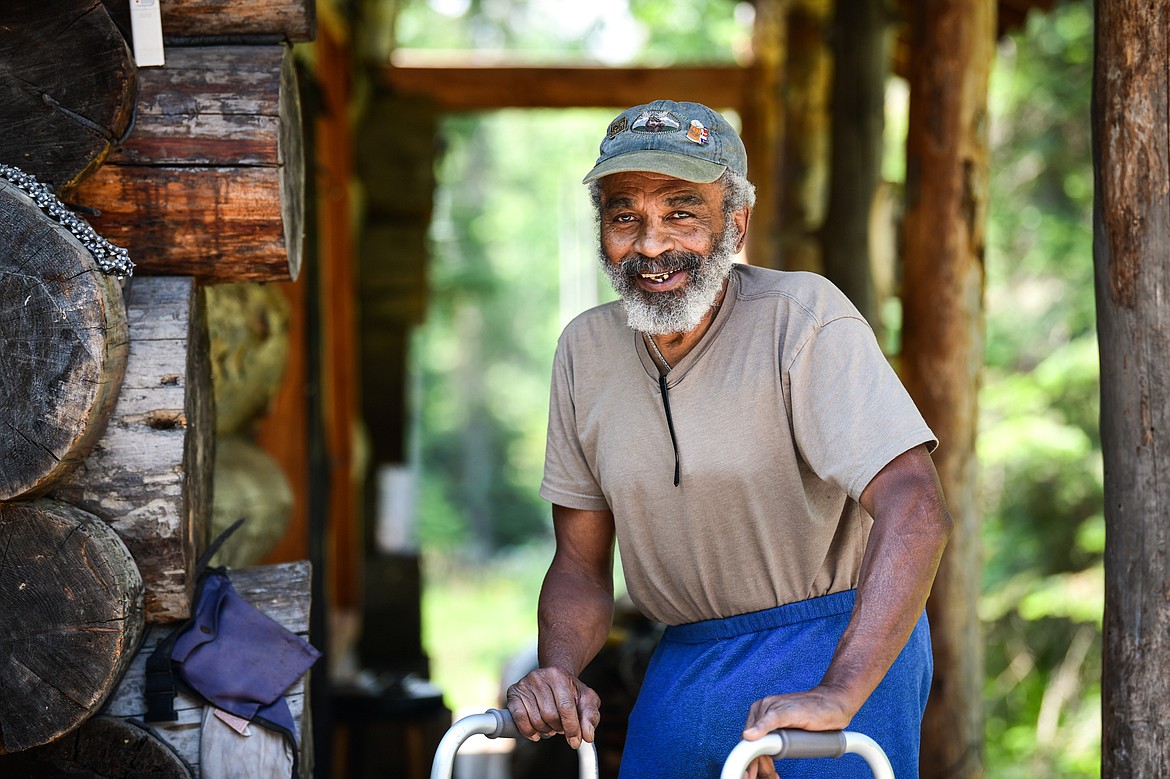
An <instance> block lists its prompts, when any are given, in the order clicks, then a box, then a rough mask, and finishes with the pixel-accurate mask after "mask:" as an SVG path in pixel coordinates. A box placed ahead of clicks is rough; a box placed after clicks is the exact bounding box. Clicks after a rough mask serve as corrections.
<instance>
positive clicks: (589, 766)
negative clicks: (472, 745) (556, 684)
mask: <svg viewBox="0 0 1170 779" xmlns="http://www.w3.org/2000/svg"><path fill="white" fill-rule="evenodd" d="M477 733H479V734H483V735H485V736H487V737H488V738H520V737H521V736H520V731H519V730H517V729H516V723H515V721H513V720H512V714H511V713H510V712H508V711H507V710H506V709H488V710H487V711H485V712H484V713H483V714H472V715H470V716H467V717H464V718H463V719H461V720H459V721H457V722H456V723H455V724H454V725H452V726H451V728H450V729H449V730H448V731H447V732H446V733H445V734H444V735H443V738H442V739H441V740H440V741H439V748H438V749H437V750H436V751H435V762H434V763H433V764H432V765H431V779H451V776H452V775H453V773H452V772H453V771H454V769H455V753H456V752H458V751H459V747H461V746H463V742H464V741H466V740H467V739H469V738H471V737H472V736H474V735H476V734H477ZM577 765H578V767H579V772H580V777H581V779H597V772H598V769H597V749H596V747H594V746H593V744H592V743H590V742H588V741H582V742H581V746H580V747H578V748H577Z"/></svg>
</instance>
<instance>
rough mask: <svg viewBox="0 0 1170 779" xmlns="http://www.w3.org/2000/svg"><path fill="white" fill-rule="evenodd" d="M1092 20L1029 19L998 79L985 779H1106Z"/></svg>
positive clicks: (1081, 1) (1058, 12)
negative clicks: (1102, 734) (1091, 104)
mask: <svg viewBox="0 0 1170 779" xmlns="http://www.w3.org/2000/svg"><path fill="white" fill-rule="evenodd" d="M1092 15H1093V12H1092V6H1091V4H1090V3H1089V2H1087V1H1085V0H1078V1H1077V2H1069V3H1065V4H1062V5H1059V6H1057V7H1056V8H1054V9H1053V11H1052V12H1051V13H1049V14H1047V15H1041V14H1038V13H1033V14H1032V15H1031V16H1030V17H1029V20H1028V24H1027V25H1026V29H1025V30H1024V31H1022V32H1020V33H1017V34H1015V35H1013V36H1011V37H1010V38H1009V39H1008V40H1006V41H1004V42H1003V44H1002V45H1001V47H1000V52H999V58H998V62H997V64H996V67H995V69H994V73H993V78H992V90H991V108H992V118H993V120H992V125H991V139H992V163H991V168H992V180H991V192H992V197H991V203H990V208H989V224H988V248H987V367H986V372H985V378H984V389H983V392H982V394H981V396H980V404H981V422H980V435H979V459H980V464H981V475H982V479H983V491H984V498H985V511H986V514H985V520H984V532H983V542H984V558H985V564H984V569H983V581H984V594H983V597H982V600H981V603H980V615H981V617H982V619H983V621H984V626H985V639H986V657H985V668H986V673H987V676H986V679H987V681H986V687H985V694H986V699H987V705H988V709H987V728H986V736H987V741H986V751H987V772H988V776H994V777H1003V778H1004V779H1015V777H1020V778H1021V779H1024V778H1025V777H1029V778H1030V777H1033V776H1061V777H1089V776H1097V775H1099V773H1100V765H1099V761H1100V758H1099V754H1100V696H1101V690H1100V683H1099V679H1100V673H1101V655H1100V651H1101V634H1100V629H1101V614H1102V609H1103V601H1104V596H1103V593H1104V574H1103V567H1102V562H1101V555H1102V552H1103V549H1104V524H1105V523H1104V517H1103V511H1104V508H1103V506H1104V488H1103V473H1102V458H1101V443H1100V435H1099V432H1098V410H1099V395H1098V384H1099V382H1098V372H1099V367H1098V358H1097V341H1096V334H1095V329H1094V328H1095V319H1094V316H1095V314H1094V292H1093V258H1092V167H1091V159H1092V155H1091V137H1090V132H1089V126H1090V125H1089V99H1090V86H1091V81H1092Z"/></svg>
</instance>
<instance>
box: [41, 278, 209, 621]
mask: <svg viewBox="0 0 1170 779" xmlns="http://www.w3.org/2000/svg"><path fill="white" fill-rule="evenodd" d="M127 316H128V320H129V330H130V355H129V359H128V360H127V365H126V376H125V379H124V380H123V382H122V390H121V392H120V393H119V395H118V399H117V403H116V405H115V407H114V409H113V413H112V414H111V418H110V423H109V425H108V426H107V429H106V432H105V434H104V435H103V436H102V437H101V439H99V440H98V442H97V443H96V444H95V446H94V448H93V451H92V452H91V453H90V455H89V457H87V458H86V460H85V461H84V462H83V463H81V464H80V465H79V466H78V468H77V470H76V471H75V472H74V473H73V474H72V475H71V476H69V477H68V478H67V479H65V480H64V481H63V482H62V483H61V484H60V485H59V486H58V487H57V488H56V490H55V492H54V494H55V495H56V496H58V497H60V498H62V499H64V500H68V501H70V502H72V503H74V504H76V505H78V506H82V507H84V508H85V509H87V510H88V511H91V512H93V513H94V514H97V515H98V516H100V517H101V518H102V519H104V520H105V521H107V522H108V523H110V525H111V526H112V527H113V528H114V529H115V530H116V531H117V532H118V534H119V535H120V536H121V537H122V539H123V540H124V541H125V542H126V545H127V546H128V547H129V548H130V551H131V553H133V555H134V558H135V560H137V562H138V566H139V568H140V569H141V571H142V575H143V578H144V580H145V581H146V617H147V621H148V622H165V621H170V620H177V619H183V618H185V617H187V616H188V615H189V613H190V608H191V596H192V591H193V587H194V581H193V578H192V575H193V570H194V565H195V560H196V558H197V557H198V554H199V552H200V551H201V550H202V549H203V548H204V546H205V545H206V543H207V537H206V536H207V532H208V527H209V526H210V516H211V499H212V495H211V474H212V467H213V459H212V458H213V456H214V454H213V450H214V435H215V423H214V419H213V409H212V393H211V378H210V367H209V363H208V353H207V350H208V347H207V327H206V322H205V320H204V299H203V295H202V293H201V292H200V291H199V290H198V289H197V287H196V285H195V283H194V281H193V280H192V279H190V278H186V277H174V278H137V277H136V278H135V279H134V280H133V282H132V283H131V284H130V285H129V287H128V290H127Z"/></svg>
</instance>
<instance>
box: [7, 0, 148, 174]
mask: <svg viewBox="0 0 1170 779" xmlns="http://www.w3.org/2000/svg"><path fill="white" fill-rule="evenodd" d="M0 62H2V63H4V67H0V116H3V117H4V132H3V133H0V162H6V163H8V164H9V165H15V166H17V167H19V168H22V169H23V170H25V171H26V172H28V173H31V174H33V175H34V176H36V177H37V178H38V179H39V180H41V181H42V182H44V183H46V184H52V185H53V186H55V187H56V188H57V189H58V190H64V189H68V188H69V187H72V186H73V185H74V184H76V183H77V182H79V181H81V180H82V179H83V178H85V177H86V176H88V175H89V174H91V173H93V171H95V170H97V168H98V166H100V165H101V164H102V161H103V160H104V159H105V158H106V157H107V156H108V155H109V153H110V150H111V149H112V148H113V145H114V143H115V142H116V141H117V139H118V138H120V137H121V136H122V135H123V134H124V133H125V132H126V129H127V127H129V125H130V118H131V116H132V115H133V112H134V95H135V81H136V77H137V68H136V66H135V64H134V60H133V57H132V56H131V54H130V49H129V48H128V47H127V45H126V41H125V39H124V38H123V37H122V34H121V32H119V30H118V27H117V25H115V24H114V21H113V20H112V19H111V18H110V14H109V13H108V12H107V11H106V9H105V8H104V7H103V6H102V4H101V2H100V0H54V2H52V3H43V2H11V3H5V5H4V24H0Z"/></svg>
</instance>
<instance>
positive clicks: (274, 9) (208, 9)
mask: <svg viewBox="0 0 1170 779" xmlns="http://www.w3.org/2000/svg"><path fill="white" fill-rule="evenodd" d="M102 2H104V3H105V4H106V7H107V8H108V9H109V11H110V14H111V15H112V16H113V17H114V19H115V20H116V21H117V22H118V23H119V24H120V25H121V26H122V29H123V30H124V31H126V33H127V39H129V30H130V4H129V3H127V2H124V0H102ZM162 28H163V42H164V43H166V44H167V45H168V46H169V45H171V44H174V43H176V42H187V41H186V40H185V39H203V38H207V39H215V38H232V39H234V38H240V37H255V38H258V39H263V40H268V41H272V40H287V41H288V42H290V43H301V42H304V41H311V40H313V38H314V37H316V34H317V3H316V0H256V2H252V3H234V2H232V1H231V0H164V2H163V3H162ZM167 56H168V57H169V56H170V49H168V51H167ZM167 64H168V65H169V64H170V63H169V62H168V63H167Z"/></svg>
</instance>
